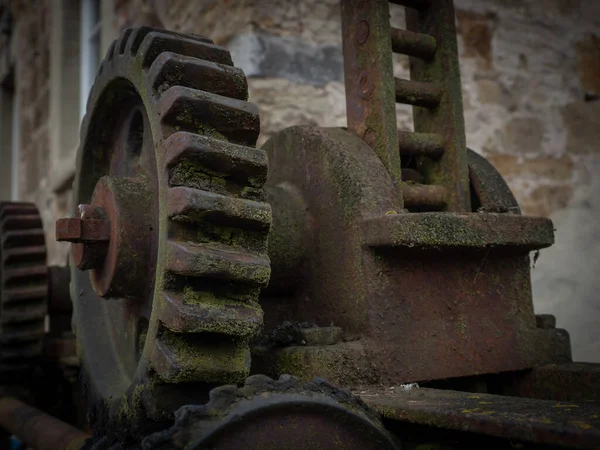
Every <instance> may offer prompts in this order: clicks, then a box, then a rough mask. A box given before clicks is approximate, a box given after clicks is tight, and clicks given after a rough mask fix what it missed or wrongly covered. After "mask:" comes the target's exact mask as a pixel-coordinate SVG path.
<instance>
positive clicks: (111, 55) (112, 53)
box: [104, 40, 119, 61]
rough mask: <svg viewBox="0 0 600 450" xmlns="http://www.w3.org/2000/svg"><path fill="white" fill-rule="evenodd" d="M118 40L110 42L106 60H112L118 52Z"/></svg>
mask: <svg viewBox="0 0 600 450" xmlns="http://www.w3.org/2000/svg"><path fill="white" fill-rule="evenodd" d="M118 42H119V41H118V40H114V41H112V43H111V44H110V47H108V50H107V51H106V56H105V58H104V60H105V61H112V60H113V58H114V56H115V54H116V53H117V48H118V47H117V44H118Z"/></svg>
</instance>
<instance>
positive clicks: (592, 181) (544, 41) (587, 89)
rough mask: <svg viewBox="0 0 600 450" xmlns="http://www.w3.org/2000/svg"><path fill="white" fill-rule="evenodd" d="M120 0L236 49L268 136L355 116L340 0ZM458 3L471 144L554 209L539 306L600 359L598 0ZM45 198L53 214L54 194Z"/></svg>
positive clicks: (119, 14)
mask: <svg viewBox="0 0 600 450" xmlns="http://www.w3.org/2000/svg"><path fill="white" fill-rule="evenodd" d="M114 1H115V15H114V20H115V23H114V26H115V28H116V29H117V30H122V29H123V28H125V27H128V26H134V25H140V24H149V25H153V26H163V27H165V28H169V29H173V30H179V31H183V32H190V33H197V34H203V35H207V36H209V37H211V38H212V39H214V40H215V41H216V42H217V43H218V44H221V45H224V46H227V47H228V48H230V49H231V51H232V54H233V57H234V61H235V63H236V64H237V65H238V66H240V67H241V68H242V69H244V70H245V71H246V73H247V74H248V76H249V85H250V95H251V101H253V102H254V103H256V104H257V105H258V106H259V108H260V113H261V124H262V131H263V132H262V135H261V138H260V142H261V143H262V142H264V141H265V139H267V138H268V136H269V135H271V134H272V133H273V132H275V131H277V130H280V129H282V128H284V127H287V126H290V125H294V124H315V125H316V124H318V125H326V126H343V125H344V124H345V104H344V86H343V83H342V79H343V61H342V55H341V34H340V17H339V0H301V1H298V0H295V1H292V0H242V1H236V2H230V1H226V0H203V1H194V2H192V1H183V0H114ZM19 3H25V2H19ZM38 3H39V4H40V5H42V6H41V7H37V6H36V7H35V8H33V7H29V8H27V7H23V8H21V12H20V14H19V16H18V26H17V29H18V36H19V39H23V42H24V44H23V48H22V52H23V53H22V55H23V62H22V63H19V67H18V68H17V70H18V72H17V73H18V76H17V79H18V80H19V81H20V83H21V86H20V88H19V89H20V92H21V101H22V107H23V109H22V114H23V119H22V129H21V132H22V136H23V140H22V143H23V151H22V164H21V168H22V169H21V170H22V176H21V180H22V183H21V189H22V196H23V198H32V199H37V200H39V199H40V195H39V193H40V192H42V191H44V185H43V183H42V184H38V183H39V182H40V180H43V174H44V170H45V169H46V168H47V166H48V161H47V160H46V159H45V158H46V157H45V154H46V150H45V149H46V147H45V146H46V144H45V140H46V139H47V137H46V136H47V126H46V125H45V121H46V119H47V111H46V110H45V107H46V105H47V101H48V100H47V98H48V94H47V87H46V85H45V84H44V73H46V72H44V71H45V70H47V69H46V66H47V60H48V56H47V50H48V48H47V42H48V40H47V39H44V33H46V32H47V30H46V25H45V21H44V19H43V17H44V7H43V5H44V2H38ZM455 5H456V9H457V26H458V32H459V36H458V40H459V52H460V63H461V71H462V82H463V97H464V107H465V121H466V130H467V142H468V145H469V146H470V147H471V148H473V149H474V150H476V151H478V152H480V153H482V154H484V155H485V156H487V157H488V158H489V160H490V161H491V162H492V163H493V164H494V165H495V166H496V167H497V168H498V170H499V171H500V172H501V173H502V174H503V175H504V176H505V177H506V179H507V181H508V182H509V184H510V186H511V188H512V189H513V191H514V193H515V195H516V197H517V198H518V200H519V202H520V204H521V206H522V208H523V211H524V212H525V213H526V214H531V215H541V216H549V217H551V218H552V219H554V220H555V224H556V228H557V231H556V237H557V244H556V246H555V247H553V248H551V249H549V250H546V251H543V252H542V254H541V257H540V258H539V260H538V261H537V264H536V266H535V268H534V270H533V281H534V295H535V302H536V310H537V312H539V313H544V312H545V313H554V314H556V315H557V319H558V325H559V326H561V327H566V328H568V329H569V331H570V333H571V336H572V341H573V344H574V356H575V357H576V358H577V359H584V360H599V361H600V337H599V335H598V331H597V330H599V329H600V306H598V305H599V303H598V299H597V298H596V297H595V292H597V291H599V290H600V281H598V279H597V277H596V276H595V273H594V269H595V262H596V260H597V258H596V257H597V256H600V244H596V242H600V241H599V240H598V238H599V237H600V221H599V219H598V217H600V216H599V213H600V202H599V201H598V200H597V198H598V195H597V194H598V193H599V191H598V183H597V181H596V177H595V175H596V173H597V170H598V168H600V151H599V149H600V147H599V144H598V142H600V139H599V138H600V123H599V122H600V119H599V118H600V100H599V97H600V37H599V36H600V2H595V1H589V0H486V1H480V0H456V1H455ZM392 23H393V25H395V26H398V27H400V26H402V23H403V10H402V9H401V8H396V7H392ZM34 55H35V56H34ZM25 67H26V68H27V69H28V70H25V69H24V68H25ZM30 68H35V70H33V71H32V70H30ZM395 70H396V74H397V75H399V76H407V62H406V60H405V59H402V58H399V57H398V58H397V60H396V61H395ZM398 122H399V126H400V127H408V128H410V127H411V115H410V110H409V109H407V108H403V107H399V108H398ZM25 162H26V163H25ZM40 206H41V207H42V208H43V209H44V211H46V214H47V215H48V217H50V216H51V214H50V212H48V211H50V207H49V206H48V204H46V203H40ZM54 211H55V210H54ZM49 220H50V219H49Z"/></svg>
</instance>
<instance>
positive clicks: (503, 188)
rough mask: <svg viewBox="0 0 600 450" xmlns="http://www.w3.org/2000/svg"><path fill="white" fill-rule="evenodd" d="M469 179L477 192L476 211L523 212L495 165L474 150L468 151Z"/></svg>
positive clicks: (474, 205) (472, 187)
mask: <svg viewBox="0 0 600 450" xmlns="http://www.w3.org/2000/svg"><path fill="white" fill-rule="evenodd" d="M467 159H468V161H469V179H470V181H471V189H472V190H473V192H474V194H475V203H474V204H473V205H472V207H473V210H474V211H478V212H499V213H512V214H521V209H520V208H519V204H518V203H517V200H516V199H515V196H514V195H513V194H512V192H511V191H510V188H509V187H508V184H506V181H505V180H504V178H502V175H500V173H498V171H497V170H496V169H495V168H494V166H493V165H492V164H491V163H490V162H489V161H488V160H487V159H485V158H484V157H483V156H481V155H479V154H477V153H475V152H474V151H473V150H468V151H467Z"/></svg>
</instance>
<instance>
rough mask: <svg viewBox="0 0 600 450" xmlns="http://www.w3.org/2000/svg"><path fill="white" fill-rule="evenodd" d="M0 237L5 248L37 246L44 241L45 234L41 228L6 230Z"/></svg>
mask: <svg viewBox="0 0 600 450" xmlns="http://www.w3.org/2000/svg"><path fill="white" fill-rule="evenodd" d="M2 238H3V247H4V248H5V249H8V248H14V247H19V246H23V245H35V246H38V245H40V244H44V242H45V234H44V230H42V229H30V230H16V231H7V232H5V233H3V234H2Z"/></svg>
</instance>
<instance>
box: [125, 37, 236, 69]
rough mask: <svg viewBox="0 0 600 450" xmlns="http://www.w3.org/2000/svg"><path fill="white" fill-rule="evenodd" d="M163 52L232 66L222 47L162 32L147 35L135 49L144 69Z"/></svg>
mask: <svg viewBox="0 0 600 450" xmlns="http://www.w3.org/2000/svg"><path fill="white" fill-rule="evenodd" d="M163 52H172V53H177V54H178V55H182V56H189V57H192V58H198V59H204V60H207V61H212V62H214V63H219V64H225V65H228V66H232V65H233V62H232V60H231V55H230V54H229V51H228V50H227V49H225V48H223V47H219V46H218V45H214V44H212V43H209V42H203V41H200V40H198V39H190V38H189V37H187V36H186V37H183V36H180V35H176V34H172V33H164V32H162V31H152V32H150V33H148V34H147V35H146V36H144V40H143V41H142V43H141V44H140V46H139V48H138V49H137V54H138V55H141V59H142V66H143V67H145V68H147V67H150V65H151V64H152V62H153V61H154V60H155V59H156V58H157V57H158V55H160V54H161V53H163Z"/></svg>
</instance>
